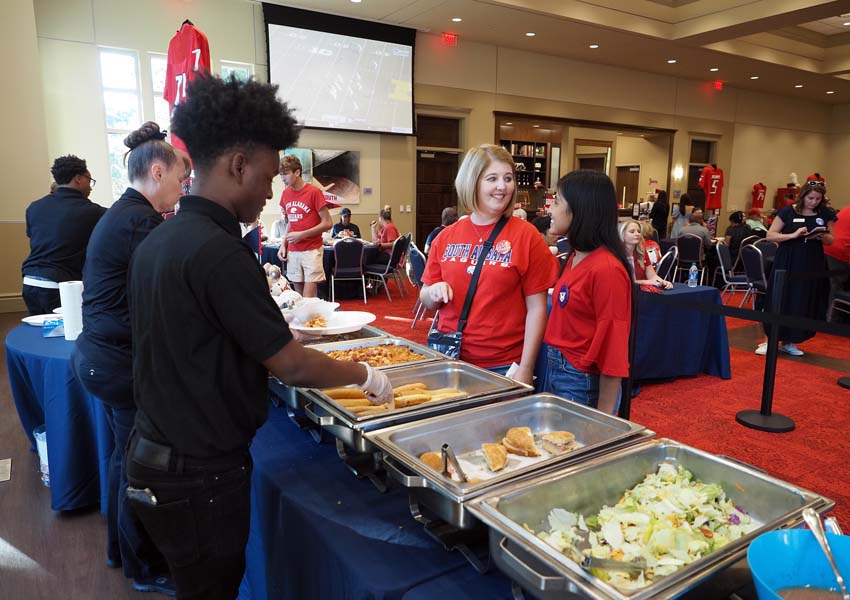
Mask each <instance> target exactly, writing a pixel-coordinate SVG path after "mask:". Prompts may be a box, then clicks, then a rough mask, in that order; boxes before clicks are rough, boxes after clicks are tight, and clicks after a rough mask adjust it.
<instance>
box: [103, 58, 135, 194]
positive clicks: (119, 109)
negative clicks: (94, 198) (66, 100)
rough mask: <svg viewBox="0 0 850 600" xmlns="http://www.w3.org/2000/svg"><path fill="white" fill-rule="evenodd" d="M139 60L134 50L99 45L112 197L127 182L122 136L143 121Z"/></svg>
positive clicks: (121, 189) (120, 190) (121, 192)
mask: <svg viewBox="0 0 850 600" xmlns="http://www.w3.org/2000/svg"><path fill="white" fill-rule="evenodd" d="M138 65H139V60H138V56H137V55H136V53H135V52H132V51H127V50H115V49H112V48H101V49H100V81H101V85H102V86H103V108H104V113H105V115H106V138H107V145H108V148H109V179H110V185H111V189H112V198H113V199H117V198H119V197H120V196H121V194H123V193H124V190H125V189H126V187H127V186H128V185H129V181H128V180H127V169H126V167H125V166H124V153H125V152H126V151H127V148H126V147H125V146H124V138H125V137H127V134H128V133H130V132H131V131H133V130H134V129H136V128H138V127H139V125H141V124H142V103H141V97H140V93H139V89H140V85H139V68H138Z"/></svg>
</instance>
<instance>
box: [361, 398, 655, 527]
mask: <svg viewBox="0 0 850 600" xmlns="http://www.w3.org/2000/svg"><path fill="white" fill-rule="evenodd" d="M538 404H539V405H543V406H544V407H546V408H544V409H543V410H542V411H541V412H542V413H543V414H541V413H540V412H538V413H536V414H535V413H532V412H531V410H532V408H533V407H534V406H535V405H538ZM546 410H548V411H549V412H548V413H547V412H543V411H546ZM553 411H554V413H555V414H554V420H550V421H549V422H550V423H552V422H554V423H555V425H554V427H557V428H558V429H570V430H572V431H573V433H575V434H576V439H577V441H579V442H580V443H584V444H585V445H584V446H583V447H581V448H578V449H576V450H573V451H571V452H568V453H566V454H562V455H558V456H551V457H549V458H546V459H543V460H541V461H539V462H537V463H535V464H533V465H529V466H527V467H525V468H521V469H517V470H514V471H510V472H507V473H503V474H499V475H496V476H494V477H492V478H490V479H487V480H484V481H481V482H478V483H472V484H469V483H460V482H456V481H453V480H449V479H447V478H445V477H443V476H442V475H441V474H439V473H437V472H436V471H434V470H433V469H431V468H430V467H428V466H427V465H426V464H424V463H423V462H421V461H420V460H419V458H418V457H419V455H420V454H421V452H419V451H420V450H421V451H422V452H425V451H427V450H428V449H433V448H430V446H429V444H428V442H427V441H426V442H425V443H424V445H422V446H420V447H419V448H418V449H417V450H416V451H414V452H410V451H408V450H405V449H403V448H402V447H401V446H399V445H398V444H397V443H396V442H395V441H394V438H398V437H403V436H405V434H407V436H408V437H412V438H426V439H427V438H428V437H429V436H433V435H434V434H435V432H439V431H440V430H441V427H440V426H441V425H442V426H448V428H449V429H450V430H453V431H456V432H457V431H458V430H459V429H464V431H462V432H461V435H462V436H463V437H465V438H467V439H466V440H465V444H466V446H464V445H460V446H459V445H458V443H457V441H456V440H455V441H453V440H452V439H443V438H437V439H440V440H443V441H445V442H449V443H451V444H452V446H453V447H454V448H455V450H456V451H458V452H463V451H464V448H465V447H467V446H470V445H471V444H473V443H474V442H477V444H475V445H477V446H480V444H481V443H482V442H494V441H496V440H495V439H487V435H488V433H485V432H484V431H481V429H477V430H474V431H473V433H471V434H470V433H469V431H470V430H472V428H473V427H474V424H475V422H479V423H487V430H486V431H488V432H489V436H490V438H495V437H497V434H495V433H494V432H498V435H503V434H504V432H505V431H506V430H507V429H508V428H509V427H516V426H524V425H525V426H530V427H531V429H532V430H539V429H546V426H545V424H542V423H540V422H539V421H541V420H543V421H545V420H546V418H547V416H548V415H549V414H552V412H553ZM549 418H550V419H552V417H549ZM493 421H495V423H493ZM505 421H508V422H505ZM445 428H446V427H443V428H442V429H445ZM551 429H553V428H552V427H550V428H549V430H551ZM605 429H607V430H609V431H611V432H614V433H612V435H610V437H605V438H604V439H599V438H601V437H602V436H603V431H604V430H605ZM654 436H655V432H653V431H651V430H649V429H647V428H645V427H644V426H642V425H638V424H636V423H632V422H630V421H625V420H623V419H620V418H618V417H614V416H612V415H608V414H605V413H603V412H600V411H598V410H595V409H593V408H590V407H587V406H583V405H581V404H577V403H575V402H571V401H570V400H566V399H564V398H561V397H559V396H555V395H553V394H545V393H544V394H532V395H530V396H524V397H521V398H516V399H512V400H506V401H502V402H500V403H499V405H498V407H496V406H494V405H486V406H481V407H478V408H474V409H469V410H464V411H463V413H462V414H461V413H456V412H453V413H451V414H444V415H439V416H435V417H432V418H429V419H426V420H421V421H416V422H411V423H405V424H400V425H397V426H394V427H387V428H382V429H380V430H377V431H374V432H369V433H368V434H367V437H368V438H369V439H370V440H371V441H372V442H373V443H374V444H375V446H377V447H379V448H380V449H381V450H382V451H383V461H384V468H385V469H386V470H387V472H388V473H389V474H390V476H391V477H392V478H393V479H395V480H396V481H397V482H398V483H400V484H401V485H402V486H404V487H406V488H408V492H409V494H410V510H411V514H412V515H413V517H414V518H415V519H416V520H417V521H418V522H420V523H422V524H423V525H426V526H428V525H430V523H431V520H430V519H428V518H427V517H425V516H424V515H423V514H422V511H421V510H420V505H421V506H423V507H425V508H426V509H427V510H428V512H429V513H433V514H434V515H435V516H437V517H439V519H441V520H442V521H445V522H446V523H448V524H450V525H452V526H453V527H457V528H458V529H473V528H475V527H476V526H478V525H479V521H478V519H477V518H476V517H474V516H473V515H472V514H471V513H469V512H468V511H467V509H466V502H467V501H468V500H469V499H471V498H475V497H478V496H481V495H482V494H486V493H490V492H492V491H493V490H494V489H496V488H499V487H502V486H504V485H507V484H510V483H512V482H516V481H519V480H522V479H527V478H529V477H533V476H536V475H538V474H540V473H541V472H545V471H548V470H551V469H554V468H559V467H563V466H565V465H570V464H575V463H579V462H581V461H585V460H589V459H590V458H592V457H595V456H599V455H601V454H604V453H607V452H610V451H612V450H613V449H616V448H621V447H624V446H630V445H633V444H637V443H639V442H641V441H644V440H647V439H649V438H651V437H654ZM471 438H475V439H474V440H472V439H471ZM590 438H596V441H594V442H592V443H589V444H588V443H585V441H586V440H589V439H590ZM415 443H416V442H414V444H415ZM419 443H422V442H421V441H420V442H419ZM441 443H442V442H441ZM461 444H464V442H461ZM432 445H433V444H432ZM426 446H428V448H426Z"/></svg>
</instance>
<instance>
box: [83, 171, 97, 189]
mask: <svg viewBox="0 0 850 600" xmlns="http://www.w3.org/2000/svg"><path fill="white" fill-rule="evenodd" d="M80 177H88V179H89V185H91V186H92V187H94V186H95V184H97V179H95V178H94V177H92V176H91V175H85V174H82V175H80Z"/></svg>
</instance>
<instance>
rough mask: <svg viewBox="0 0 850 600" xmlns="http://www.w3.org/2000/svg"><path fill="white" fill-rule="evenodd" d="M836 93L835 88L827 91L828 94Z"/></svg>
mask: <svg viewBox="0 0 850 600" xmlns="http://www.w3.org/2000/svg"><path fill="white" fill-rule="evenodd" d="M834 93H835V91H834V90H829V91H827V94H834Z"/></svg>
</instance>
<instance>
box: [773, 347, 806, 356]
mask: <svg viewBox="0 0 850 600" xmlns="http://www.w3.org/2000/svg"><path fill="white" fill-rule="evenodd" d="M779 349H780V350H782V351H783V352H785V353H786V354H790V355H791V356H803V355H804V354H805V352H803V351H802V350H800V349H799V348H798V347H797V346H795V345H794V344H780V345H779Z"/></svg>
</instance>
